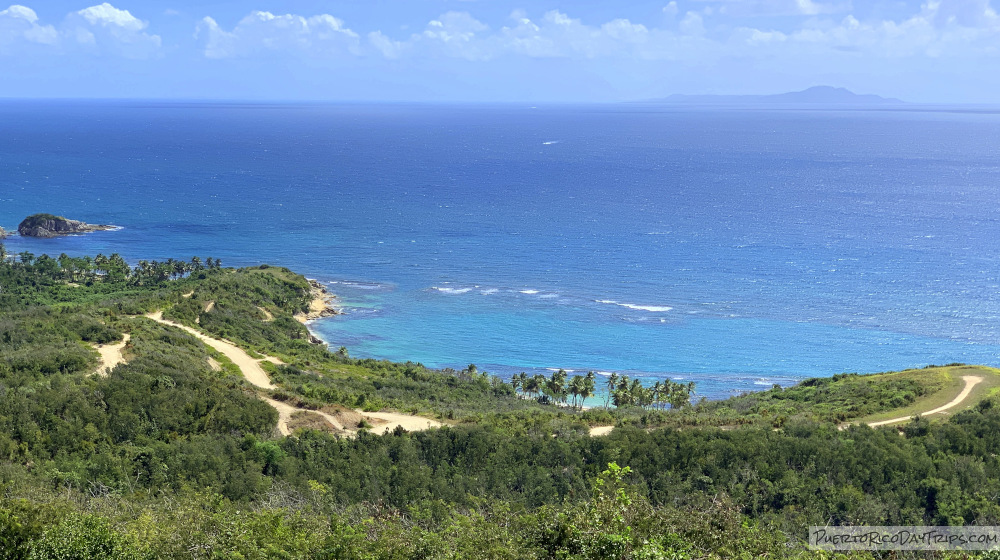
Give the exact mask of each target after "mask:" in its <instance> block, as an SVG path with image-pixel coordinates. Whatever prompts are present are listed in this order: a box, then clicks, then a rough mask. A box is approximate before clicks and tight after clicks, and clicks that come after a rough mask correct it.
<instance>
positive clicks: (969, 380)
mask: <svg viewBox="0 0 1000 560" xmlns="http://www.w3.org/2000/svg"><path fill="white" fill-rule="evenodd" d="M962 380H963V381H965V387H964V388H963V389H962V392H961V393H959V394H958V396H957V397H955V398H954V399H952V400H951V402H949V403H948V404H945V405H942V406H939V407H937V408H935V409H934V410H928V411H927V412H921V413H920V416H931V415H934V414H939V413H941V412H944V411H946V410H948V409H951V408H955V407H956V406H958V405H960V404H962V402H963V401H964V400H965V399H967V398H969V394H970V393H972V388H973V387H975V386H976V385H977V384H979V383H980V382H982V381H983V378H982V377H979V376H978V375H963V376H962ZM913 416H915V415H913V414H911V415H909V416H900V417H899V418H893V419H891V420H882V421H879V422H869V423H868V425H869V426H871V427H873V428H874V427H877V426H885V425H886V424H895V423H897V422H905V421H907V420H909V419H911V418H913Z"/></svg>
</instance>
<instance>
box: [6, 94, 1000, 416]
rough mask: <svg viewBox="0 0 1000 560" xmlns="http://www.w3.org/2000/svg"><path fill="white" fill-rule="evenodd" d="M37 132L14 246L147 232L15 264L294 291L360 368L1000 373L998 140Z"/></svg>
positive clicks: (840, 128) (253, 125) (54, 107)
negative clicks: (57, 218)
mask: <svg viewBox="0 0 1000 560" xmlns="http://www.w3.org/2000/svg"><path fill="white" fill-rule="evenodd" d="M16 109H17V110H16V111H15V110H14V109H12V106H11V105H10V104H0V117H2V118H0V129H2V130H3V132H4V134H3V135H2V136H0V157H2V158H3V160H4V161H6V162H9V163H8V164H7V165H6V166H5V167H4V168H3V171H2V172H0V185H2V187H3V189H2V193H3V194H2V195H0V197H2V198H4V200H3V201H2V202H3V210H2V214H0V225H2V226H4V227H5V228H6V229H8V230H12V229H15V227H14V226H16V225H17V223H18V221H19V220H20V219H21V218H23V217H24V216H26V215H29V214H31V213H34V212H38V211H46V212H52V213H54V214H59V215H65V216H69V217H72V218H74V219H80V220H83V221H85V222H89V223H98V224H105V223H107V224H116V225H119V226H121V227H122V228H123V229H121V230H119V231H100V232H95V233H92V234H89V235H87V236H80V237H65V238H56V239H27V238H19V237H11V238H9V239H7V240H6V245H7V248H8V251H9V252H11V253H17V252H20V251H25V250H26V251H30V252H32V253H35V254H41V253H48V254H50V255H53V256H57V255H59V254H60V253H63V252H65V253H68V254H70V255H83V254H91V255H93V254H96V253H100V252H102V253H105V254H110V253H114V252H117V253H120V254H121V255H122V256H124V257H125V258H126V259H127V260H129V261H130V262H134V261H137V260H139V259H144V258H160V259H162V258H167V257H176V256H178V255H189V254H190V255H196V254H197V255H205V254H211V255H214V256H216V257H218V258H221V259H222V261H223V262H224V264H225V266H245V265H256V264H260V263H263V262H268V263H273V264H277V265H280V266H287V267H289V268H291V269H293V270H296V271H297V272H301V273H303V274H305V275H306V276H308V277H314V278H317V279H318V280H319V281H320V282H321V283H322V284H323V285H324V286H325V287H326V288H327V289H328V290H329V291H330V292H331V293H333V294H335V295H337V296H338V305H339V306H341V307H342V309H343V311H344V314H343V315H340V316H336V317H330V318H325V319H322V320H318V321H314V322H312V323H310V327H311V328H312V329H313V330H314V331H315V332H316V333H317V334H318V335H319V336H320V337H321V338H323V339H325V340H327V341H329V342H330V344H331V345H332V346H333V347H335V348H336V347H339V346H341V345H343V346H346V347H347V348H348V349H349V351H350V352H351V355H352V356H362V357H364V356H371V357H377V358H387V359H392V360H400V361H405V360H414V361H420V362H422V363H424V364H426V365H428V366H432V367H454V368H460V367H464V366H466V365H468V364H469V363H475V364H477V365H478V366H479V368H480V369H481V370H487V371H491V372H494V373H497V374H500V375H502V376H506V375H510V374H512V373H516V372H519V371H529V372H536V371H537V372H545V371H547V370H548V368H567V369H574V370H578V371H586V370H596V371H620V372H629V373H630V374H635V375H638V376H640V377H643V378H646V379H650V380H652V379H656V378H663V377H671V378H683V379H685V380H691V381H695V382H696V383H697V384H698V394H699V395H703V396H709V397H712V398H716V397H724V396H726V395H728V394H730V393H732V392H734V391H742V390H748V389H753V388H767V387H770V386H771V385H772V384H774V383H780V384H785V385H787V384H792V383H794V382H795V381H797V380H800V379H803V378H807V377H815V376H830V375H833V374H837V373H841V372H845V371H857V372H874V371H887V370H898V369H905V368H910V367H922V366H924V365H927V364H931V363H937V364H943V363H950V362H966V363H981V364H986V365H997V364H998V363H1000V346H998V345H997V344H996V341H997V340H1000V332H998V330H997V329H998V327H997V325H998V324H1000V322H998V321H997V320H996V319H997V318H998V317H1000V299H998V297H997V295H996V294H997V293H998V285H1000V282H998V280H997V273H996V267H995V265H994V264H993V263H995V262H998V260H1000V259H998V257H1000V247H998V245H997V243H998V241H997V240H1000V231H996V230H998V229H1000V226H998V222H997V220H996V219H995V218H996V215H997V214H998V208H997V200H998V198H997V197H996V193H995V188H994V186H993V185H994V182H995V180H996V177H997V171H996V169H995V165H994V162H993V159H992V154H991V153H990V152H989V150H988V148H987V147H988V146H989V145H991V144H990V142H991V141H992V139H993V138H994V137H995V136H996V130H997V129H998V124H1000V123H998V118H997V116H996V115H992V114H975V115H967V114H966V115H963V114H947V113H907V112H893V113H886V112H863V111H850V112H846V111H845V112H838V111H815V112H804V111H753V112H734V111H728V112H726V111H715V112H706V111H701V112H699V111H690V110H686V111H676V110H665V109H661V110H654V109H650V108H648V107H646V108H622V107H609V106H592V107H548V108H546V107H542V108H539V109H530V108H528V107H513V106H507V107H483V106H478V107H475V106H464V107H453V108H444V107H433V106H306V105H296V106H277V105H276V106H267V107H263V108H262V107H251V106H240V105H210V106H197V105H185V104H138V103H133V104H113V103H109V104H93V105H87V106H86V107H85V110H84V109H81V107H79V106H74V105H72V104H59V103H55V102H45V103H34V104H20V105H18V106H17V107H16ZM100 122H105V123H106V122H113V123H114V127H107V126H104V125H100V124H99V123H100ZM111 129H114V130H115V131H116V132H115V133H114V134H112V133H110V132H107V130H111ZM376 129H377V130H378V131H379V132H378V133H377V134H376V133H374V132H372V131H373V130H376ZM81 138H86V139H87V141H86V142H81V141H80V139H81ZM886 138H890V139H893V141H891V142H887V141H885V139H886ZM874 139H878V141H877V142H876V140H874ZM98 154H102V156H101V157H98ZM763 170H767V171H766V172H764V171H763ZM596 200H600V201H601V202H602V205H603V206H602V209H601V211H600V212H599V213H598V212H597V211H595V210H593V208H592V206H591V204H592V203H593V202H594V201H596ZM940 216H954V218H952V219H944V218H941V217H940ZM973 239H975V240H976V241H975V242H972V241H971V240H973Z"/></svg>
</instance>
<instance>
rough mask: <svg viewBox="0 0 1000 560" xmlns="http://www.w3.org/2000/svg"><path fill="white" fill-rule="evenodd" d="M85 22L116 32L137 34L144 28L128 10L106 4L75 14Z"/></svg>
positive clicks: (142, 23)
mask: <svg viewBox="0 0 1000 560" xmlns="http://www.w3.org/2000/svg"><path fill="white" fill-rule="evenodd" d="M76 13H77V15H79V16H81V17H82V18H83V19H85V20H87V23H89V24H90V25H95V26H100V27H106V28H110V29H113V30H115V31H116V32H120V31H127V32H132V33H134V32H137V31H142V30H143V29H145V28H146V24H145V23H144V22H143V21H141V20H139V19H138V18H136V17H135V16H133V15H132V14H131V13H130V12H129V11H128V10H119V9H118V8H116V7H114V6H112V5H111V4H108V3H107V2H105V3H103V4H100V5H98V6H91V7H89V8H84V9H83V10H80V11H78V12H76Z"/></svg>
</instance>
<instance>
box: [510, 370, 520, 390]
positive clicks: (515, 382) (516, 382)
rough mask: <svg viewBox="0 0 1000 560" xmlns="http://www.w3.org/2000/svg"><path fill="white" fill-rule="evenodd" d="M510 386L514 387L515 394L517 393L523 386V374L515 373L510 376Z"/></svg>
mask: <svg viewBox="0 0 1000 560" xmlns="http://www.w3.org/2000/svg"><path fill="white" fill-rule="evenodd" d="M510 386H511V387H512V388H513V389H514V394H515V395H516V394H517V390H518V389H520V388H521V376H520V375H518V374H516V373H515V374H514V375H512V376H511V378H510Z"/></svg>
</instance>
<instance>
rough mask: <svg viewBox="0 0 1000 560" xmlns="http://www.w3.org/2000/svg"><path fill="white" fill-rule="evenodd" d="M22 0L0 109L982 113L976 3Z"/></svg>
mask: <svg viewBox="0 0 1000 560" xmlns="http://www.w3.org/2000/svg"><path fill="white" fill-rule="evenodd" d="M0 1H2V0H0ZM997 1H998V2H1000V0H997ZM24 2H25V4H13V5H10V6H9V7H7V8H5V9H4V8H2V6H3V4H0V97H7V98H51V97H60V98H145V99H149V98H155V99H228V100H274V101H281V100H288V101H292V100H317V101H417V102H455V101H462V102H605V101H630V100H643V99H651V98H658V97H664V96H667V95H670V94H673V93H686V94H762V93H764V94H766V93H779V92H785V91H795V90H801V89H805V88H807V87H810V86H815V85H832V86H838V87H847V88H849V89H851V90H853V91H856V92H859V93H876V94H880V95H884V96H887V97H896V98H901V99H904V100H907V101H913V102H926V103H1000V71H998V70H1000V15H998V14H997V11H996V10H995V9H994V7H993V6H992V5H991V2H990V0H925V1H912V0H884V1H883V0H659V1H649V0H617V1H610V0H601V1H598V0H575V1H565V0H341V1H319V0H239V1H231V0H230V1H223V0H207V1H204V0H203V1H196V0H112V1H111V2H106V3H95V0H24Z"/></svg>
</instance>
